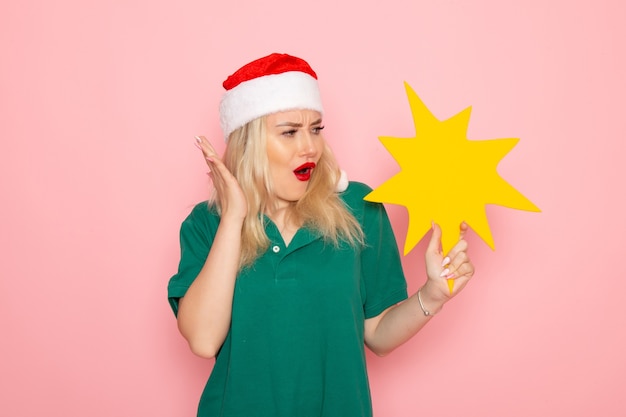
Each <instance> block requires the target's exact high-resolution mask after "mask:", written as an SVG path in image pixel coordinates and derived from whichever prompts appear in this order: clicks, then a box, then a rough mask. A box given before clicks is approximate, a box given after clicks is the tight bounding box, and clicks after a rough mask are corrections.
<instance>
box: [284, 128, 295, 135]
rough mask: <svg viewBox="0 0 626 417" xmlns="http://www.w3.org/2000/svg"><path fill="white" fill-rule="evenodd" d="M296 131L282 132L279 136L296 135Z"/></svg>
mask: <svg viewBox="0 0 626 417" xmlns="http://www.w3.org/2000/svg"><path fill="white" fill-rule="evenodd" d="M296 132H297V130H296V129H291V130H286V131H284V132H282V133H281V135H283V136H294V135H295V134H296Z"/></svg>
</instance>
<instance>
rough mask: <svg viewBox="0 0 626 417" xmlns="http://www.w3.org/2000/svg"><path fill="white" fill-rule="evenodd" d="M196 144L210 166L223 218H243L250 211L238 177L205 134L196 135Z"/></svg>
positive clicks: (210, 175)
mask: <svg viewBox="0 0 626 417" xmlns="http://www.w3.org/2000/svg"><path fill="white" fill-rule="evenodd" d="M195 139H196V146H197V147H198V148H199V149H200V150H201V151H202V154H203V155H204V159H205V161H206V163H207V165H208V167H209V177H210V178H211V181H213V186H214V187H215V191H216V193H217V196H216V197H217V201H218V202H219V206H220V209H221V217H222V219H233V220H241V221H243V219H244V218H245V217H246V215H247V213H248V203H247V201H246V197H245V195H244V193H243V191H242V189H241V186H240V185H239V182H237V179H236V178H235V177H234V176H233V174H232V173H231V172H230V171H229V170H228V168H226V165H224V163H223V162H222V160H221V159H220V158H219V156H218V155H217V152H215V149H214V148H213V146H212V145H211V143H210V142H209V141H208V140H207V139H206V138H205V137H204V136H196V137H195Z"/></svg>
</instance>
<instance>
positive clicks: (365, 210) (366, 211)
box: [339, 181, 385, 225]
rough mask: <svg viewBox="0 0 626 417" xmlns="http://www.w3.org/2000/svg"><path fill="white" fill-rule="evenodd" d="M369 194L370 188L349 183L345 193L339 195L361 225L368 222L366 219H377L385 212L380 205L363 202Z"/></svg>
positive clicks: (360, 183)
mask: <svg viewBox="0 0 626 417" xmlns="http://www.w3.org/2000/svg"><path fill="white" fill-rule="evenodd" d="M371 192H372V188H371V187H370V186H369V185H367V184H364V183H362V182H356V181H351V182H350V183H349V184H348V188H347V189H346V191H344V192H343V193H341V194H340V195H339V196H340V198H341V199H342V200H343V202H344V204H345V205H346V206H348V208H349V209H350V211H351V212H352V214H353V215H354V216H355V217H356V218H357V219H358V220H359V222H360V223H361V225H364V223H366V222H368V218H370V219H371V218H372V217H378V216H379V215H380V214H381V212H384V211H385V209H384V207H383V205H382V204H380V203H374V202H371V201H366V200H364V198H365V197H366V196H367V195H368V194H369V193H371Z"/></svg>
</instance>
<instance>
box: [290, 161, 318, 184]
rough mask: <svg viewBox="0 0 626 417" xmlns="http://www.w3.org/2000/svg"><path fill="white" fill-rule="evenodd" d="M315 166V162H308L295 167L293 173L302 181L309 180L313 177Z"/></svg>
mask: <svg viewBox="0 0 626 417" xmlns="http://www.w3.org/2000/svg"><path fill="white" fill-rule="evenodd" d="M313 168H315V162H307V163H305V164H302V165H300V166H299V167H298V168H296V169H294V170H293V173H294V174H295V175H296V178H297V179H299V180H300V181H308V180H309V179H311V172H313Z"/></svg>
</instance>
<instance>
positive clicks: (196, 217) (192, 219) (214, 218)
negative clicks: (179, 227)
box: [183, 201, 220, 229]
mask: <svg viewBox="0 0 626 417" xmlns="http://www.w3.org/2000/svg"><path fill="white" fill-rule="evenodd" d="M219 220H220V216H219V214H218V212H217V208H216V207H215V206H214V205H213V204H212V203H210V202H209V201H203V202H201V203H198V204H196V205H195V206H194V207H193V208H192V209H191V212H190V213H189V215H188V216H187V218H186V219H185V220H184V221H183V227H185V226H186V227H188V228H189V227H193V228H196V227H197V228H202V229H206V228H207V227H208V228H209V229H210V228H213V227H211V226H212V225H215V227H216V225H217V224H218V223H219Z"/></svg>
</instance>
